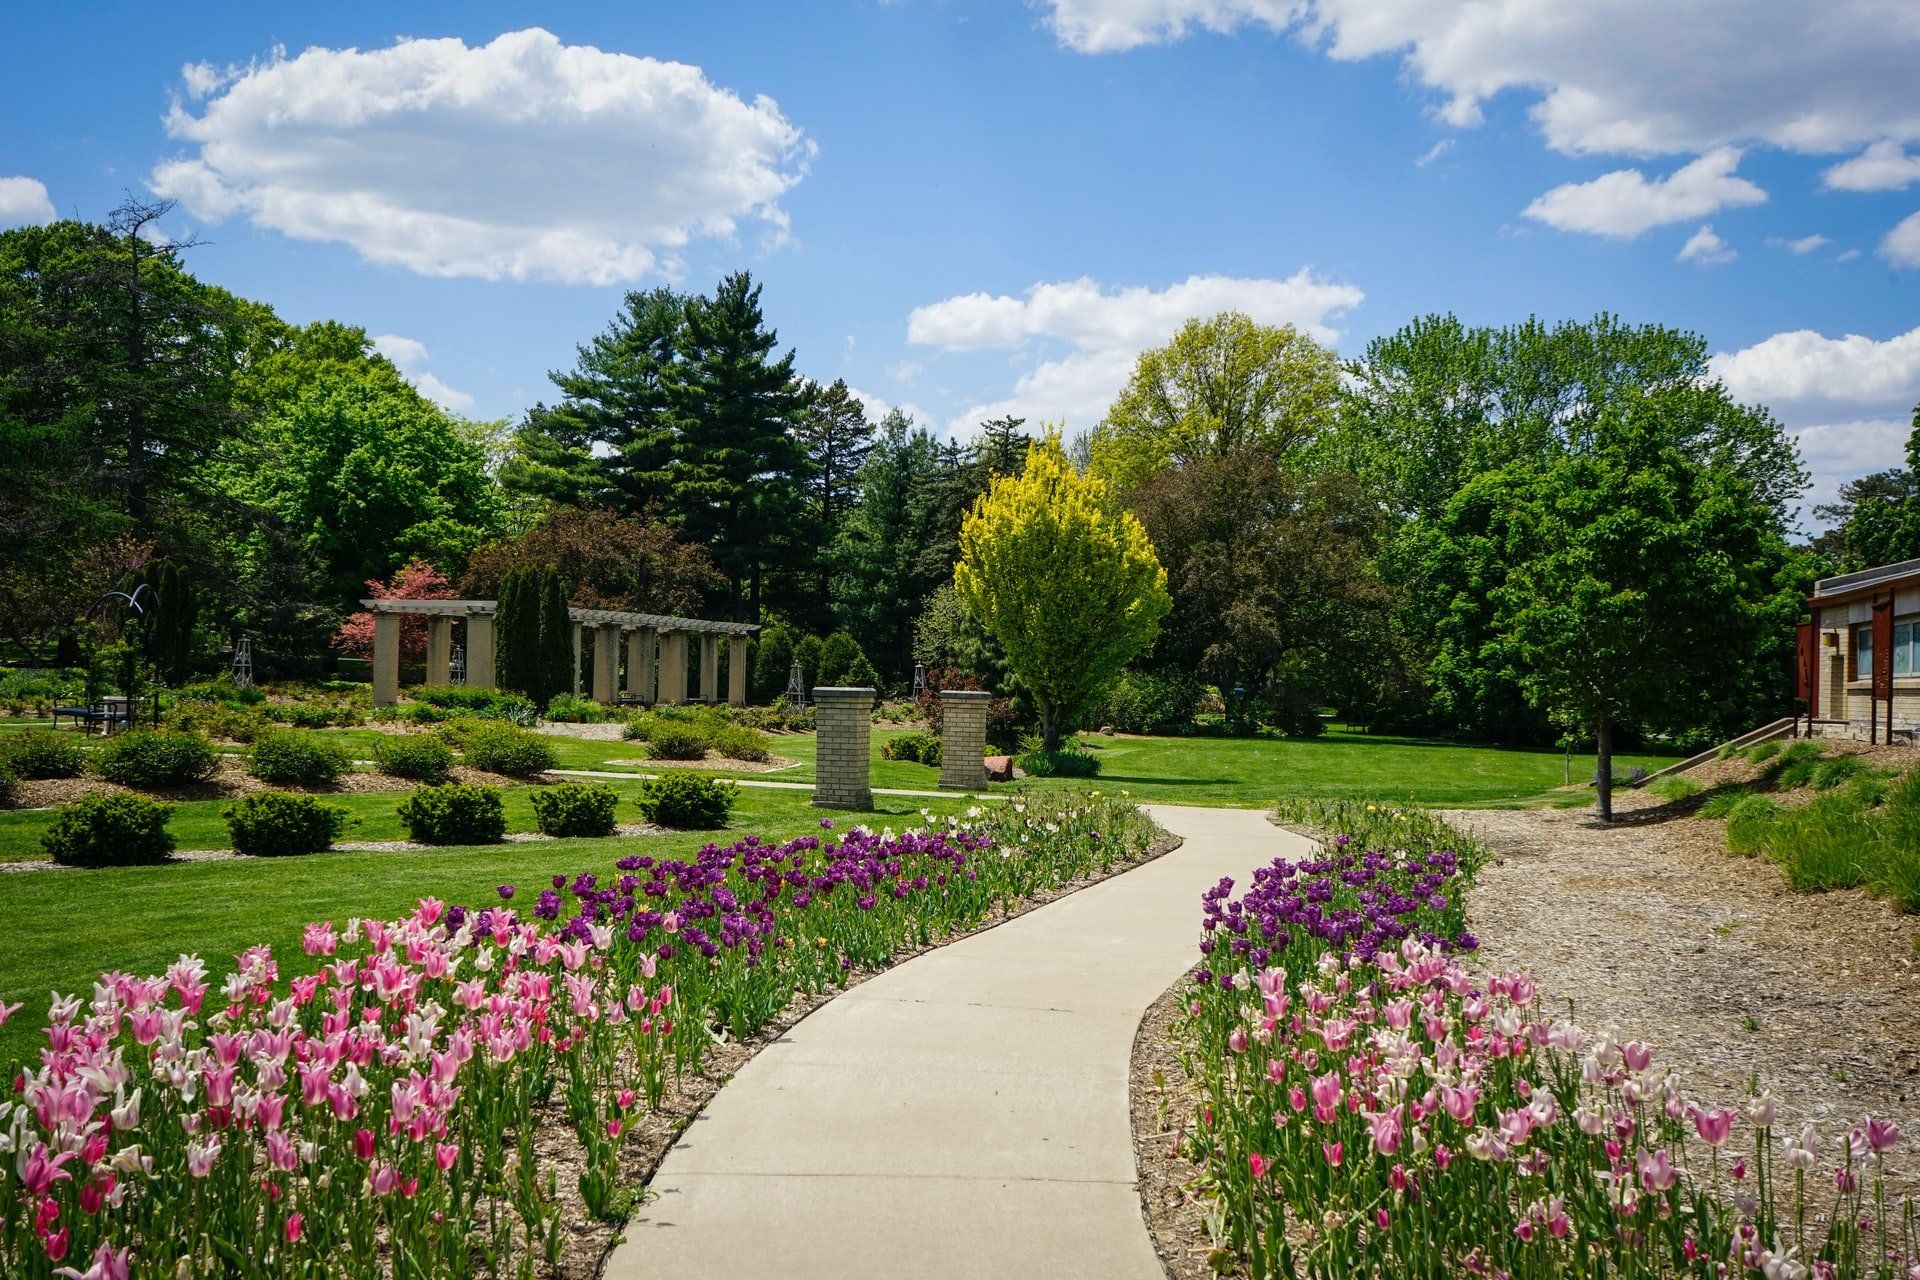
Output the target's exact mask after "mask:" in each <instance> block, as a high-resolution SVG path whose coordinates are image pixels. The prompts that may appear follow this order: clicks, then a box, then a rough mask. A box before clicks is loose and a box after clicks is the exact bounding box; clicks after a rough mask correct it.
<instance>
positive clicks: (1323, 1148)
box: [1320, 1142, 1342, 1169]
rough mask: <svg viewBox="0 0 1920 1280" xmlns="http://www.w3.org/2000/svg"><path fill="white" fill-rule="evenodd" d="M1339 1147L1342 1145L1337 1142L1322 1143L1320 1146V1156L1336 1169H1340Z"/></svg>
mask: <svg viewBox="0 0 1920 1280" xmlns="http://www.w3.org/2000/svg"><path fill="white" fill-rule="evenodd" d="M1341 1146H1342V1144H1340V1143H1338V1142H1323V1143H1321V1144H1320V1152H1321V1154H1322V1155H1324V1156H1326V1158H1327V1163H1328V1164H1329V1165H1332V1166H1333V1167H1334V1168H1336V1169H1338V1168H1339V1167H1340V1156H1341Z"/></svg>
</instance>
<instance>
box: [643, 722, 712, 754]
mask: <svg viewBox="0 0 1920 1280" xmlns="http://www.w3.org/2000/svg"><path fill="white" fill-rule="evenodd" d="M712 745H713V739H712V738H710V737H708V736H707V734H706V733H705V732H704V731H703V730H701V729H698V728H696V727H694V726H693V725H690V724H671V723H669V724H657V725H654V726H653V728H652V729H651V730H650V731H649V732H648V734H647V754H648V755H650V756H652V757H653V758H654V759H656V760H704V759H706V756H707V749H708V748H709V747H711V746H712Z"/></svg>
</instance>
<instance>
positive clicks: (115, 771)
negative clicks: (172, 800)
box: [93, 729, 220, 787]
mask: <svg viewBox="0 0 1920 1280" xmlns="http://www.w3.org/2000/svg"><path fill="white" fill-rule="evenodd" d="M219 767H220V757H219V755H218V754H217V753H216V752H215V751H214V749H213V743H211V742H209V741H207V738H206V736H205V735H204V734H199V733H186V732H183V731H180V730H173V729H131V730H129V731H127V732H126V733H123V734H121V735H120V736H119V737H117V738H113V739H110V740H109V741H108V742H107V745H105V746H104V747H101V748H100V749H99V750H98V751H96V752H94V753H93V771H94V772H95V773H97V774H99V775H100V776H101V777H103V778H105V779H106V780H107V781H108V782H117V783H119V784H120V785H121V786H123V787H177V786H180V785H181V784H183V783H188V782H205V781H206V780H207V779H208V778H211V777H212V776H213V771H214V770H215V769H217V768H219Z"/></svg>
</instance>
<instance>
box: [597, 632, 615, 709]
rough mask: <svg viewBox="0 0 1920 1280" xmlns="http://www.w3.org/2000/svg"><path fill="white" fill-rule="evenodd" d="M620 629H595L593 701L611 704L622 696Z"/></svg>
mask: <svg viewBox="0 0 1920 1280" xmlns="http://www.w3.org/2000/svg"><path fill="white" fill-rule="evenodd" d="M619 677H620V628H619V627H617V626H612V625H610V624H602V625H600V626H597V627H595V628H594V629H593V700H594V701H595V702H607V703H611V702H614V701H616V700H617V699H618V698H619V696H620V679H619Z"/></svg>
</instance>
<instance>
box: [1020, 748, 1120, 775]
mask: <svg viewBox="0 0 1920 1280" xmlns="http://www.w3.org/2000/svg"><path fill="white" fill-rule="evenodd" d="M1017 763H1018V764H1019V765H1020V768H1021V769H1022V770H1023V771H1024V772H1025V773H1026V775H1027V776H1028V777H1030V778H1094V777H1098V776H1099V775H1100V757H1099V756H1096V755H1094V754H1093V753H1092V752H1091V751H1081V750H1079V749H1078V748H1075V747H1062V748H1061V749H1060V750H1058V751H1029V752H1027V753H1026V754H1025V755H1023V756H1021V757H1020V758H1019V760H1018V762H1017Z"/></svg>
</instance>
